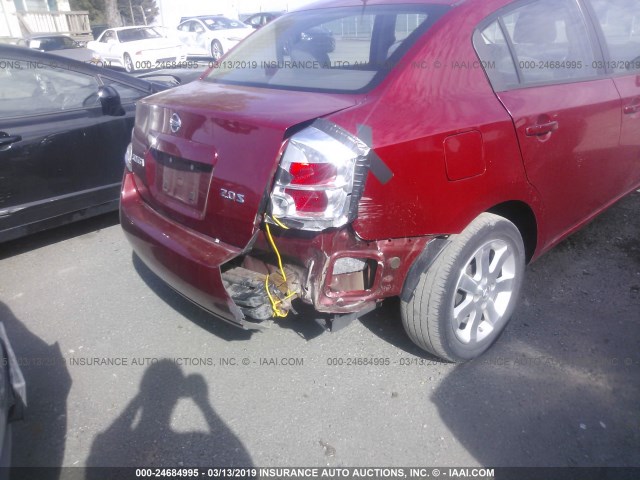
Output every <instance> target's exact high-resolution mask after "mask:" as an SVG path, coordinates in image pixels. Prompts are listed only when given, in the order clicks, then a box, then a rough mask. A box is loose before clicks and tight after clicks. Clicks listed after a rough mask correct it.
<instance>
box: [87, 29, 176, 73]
mask: <svg viewBox="0 0 640 480" xmlns="http://www.w3.org/2000/svg"><path fill="white" fill-rule="evenodd" d="M87 48H89V49H91V50H93V51H95V52H96V53H97V54H98V55H99V56H100V60H102V61H103V62H105V63H107V64H110V65H113V66H121V67H123V68H124V69H125V70H126V71H127V72H133V71H135V70H149V69H153V68H170V67H172V66H176V64H178V63H181V62H185V61H186V59H187V56H186V51H185V49H184V46H183V45H182V44H181V43H180V42H179V41H178V40H176V39H170V38H166V37H164V36H163V35H162V34H161V33H160V32H159V31H158V30H156V29H155V28H153V27H144V26H141V27H120V28H109V29H107V30H105V31H104V32H102V34H101V35H100V36H99V37H98V39H97V40H95V41H92V42H89V43H87Z"/></svg>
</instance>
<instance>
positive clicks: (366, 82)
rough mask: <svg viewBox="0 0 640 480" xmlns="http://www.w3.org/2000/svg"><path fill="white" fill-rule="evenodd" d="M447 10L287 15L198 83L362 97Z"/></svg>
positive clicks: (392, 8)
mask: <svg viewBox="0 0 640 480" xmlns="http://www.w3.org/2000/svg"><path fill="white" fill-rule="evenodd" d="M447 9H448V7H445V6H442V5H375V6H367V5H364V6H358V7H340V8H326V9H318V10H308V11H300V12H293V13H290V14H288V15H285V16H283V17H280V18H278V19H276V20H274V21H273V22H270V23H268V24H267V25H266V26H264V27H263V28H261V29H260V30H258V31H257V32H256V33H254V34H253V35H251V36H250V37H249V38H247V39H246V40H245V41H244V42H242V43H241V44H240V45H239V46H238V47H236V48H235V49H233V50H231V51H230V52H229V54H228V56H227V57H226V58H225V59H224V60H223V61H222V62H220V63H219V64H218V66H217V68H214V69H213V70H212V71H211V73H210V74H209V76H208V77H207V78H206V79H205V80H207V81H211V82H220V83H231V84H238V85H252V86H265V87H267V86H268V87H271V88H285V89H296V90H313V91H342V92H345V91H346V92H353V91H362V90H365V89H367V88H369V87H371V86H372V85H374V84H376V83H377V81H379V80H380V79H381V78H383V77H384V75H385V74H386V73H387V72H388V71H390V70H391V68H393V66H394V65H395V64H396V63H397V62H398V60H399V59H400V58H401V57H402V55H404V52H406V51H407V50H408V48H409V47H410V46H411V45H412V44H413V43H414V42H415V40H416V39H417V38H419V37H420V36H421V35H422V34H423V33H424V32H426V31H427V30H428V29H429V27H430V26H431V25H433V23H434V22H435V21H436V20H437V19H438V18H440V16H441V15H442V14H443V13H444V12H445V11H446V10H447Z"/></svg>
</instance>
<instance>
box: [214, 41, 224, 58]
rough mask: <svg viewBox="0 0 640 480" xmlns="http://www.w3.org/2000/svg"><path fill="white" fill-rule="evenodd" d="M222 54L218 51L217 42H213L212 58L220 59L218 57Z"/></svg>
mask: <svg viewBox="0 0 640 480" xmlns="http://www.w3.org/2000/svg"><path fill="white" fill-rule="evenodd" d="M221 56H222V52H221V51H220V45H218V44H217V43H214V44H213V59H214V60H220V57H221Z"/></svg>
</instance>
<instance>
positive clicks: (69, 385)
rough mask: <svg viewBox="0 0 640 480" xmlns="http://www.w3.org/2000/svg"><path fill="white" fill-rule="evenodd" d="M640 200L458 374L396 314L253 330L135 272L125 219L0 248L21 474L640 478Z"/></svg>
mask: <svg viewBox="0 0 640 480" xmlns="http://www.w3.org/2000/svg"><path fill="white" fill-rule="evenodd" d="M639 211H640V193H634V194H632V195H630V196H628V197H626V198H625V199H623V200H622V201H621V202H619V203H618V204H617V205H615V206H614V207H613V208H611V209H610V210H609V211H608V212H606V213H605V214H604V215H602V216H601V217H599V218H598V219H596V220H595V221H594V222H593V223H592V224H591V225H590V226H588V227H587V228H586V229H584V230H582V231H581V232H579V233H578V234H576V235H574V236H572V237H570V238H569V239H568V240H566V241H564V242H563V243H562V244H561V245H559V246H558V247H557V248H555V249H554V250H552V251H551V252H550V253H548V254H547V255H545V256H544V257H542V258H541V259H540V260H539V261H538V262H536V263H535V264H533V265H531V266H530V267H529V268H528V272H527V278H526V284H525V289H524V293H523V298H522V302H521V304H520V307H519V309H518V310H517V312H516V314H515V316H514V318H513V320H512V322H511V324H510V326H509V327H508V328H507V330H506V332H505V333H504V334H503V335H502V337H501V339H500V340H499V341H498V343H497V344H496V345H495V346H494V348H493V349H492V350H490V352H489V353H488V354H486V355H485V356H483V357H481V358H480V359H479V360H476V361H474V362H471V363H468V364H464V365H459V366H456V365H451V364H443V363H439V362H438V361H436V360H435V359H433V358H431V357H429V356H428V355H426V354H424V353H422V352H421V351H420V350H418V349H417V348H416V347H414V346H413V344H412V343H411V342H410V341H409V340H408V339H407V338H406V336H405V334H404V332H403V330H402V325H401V322H400V319H399V316H398V314H397V313H396V312H397V307H398V305H397V302H396V301H394V300H391V301H387V302H386V304H385V305H384V307H383V308H382V309H380V310H378V311H376V312H373V313H371V314H369V315H367V316H366V317H365V318H363V319H362V322H355V323H354V324H352V325H350V326H349V327H348V328H347V329H345V330H343V331H340V332H337V333H333V334H330V333H323V331H322V330H321V329H320V327H319V326H317V325H316V324H315V322H313V320H312V319H311V318H310V316H309V314H301V315H299V316H298V317H292V318H288V319H286V320H284V321H282V322H280V323H279V324H276V325H274V326H273V327H272V328H271V329H270V330H267V331H266V332H264V333H259V334H250V333H247V332H244V331H241V330H238V329H236V328H234V327H232V326H227V325H226V324H223V323H221V322H219V321H216V320H213V319H211V318H210V317H209V316H208V315H207V314H206V313H204V312H202V311H200V310H199V309H198V308H197V307H195V306H193V305H192V304H190V303H189V302H188V301H186V300H184V299H183V298H182V297H180V296H178V295H177V294H175V293H174V292H173V291H172V290H170V289H169V288H168V287H166V286H165V285H164V284H163V283H162V282H161V281H159V280H158V279H157V278H156V277H155V276H154V275H153V274H152V273H151V272H150V271H148V270H147V269H146V268H145V267H144V265H143V264H142V263H141V262H140V261H139V260H138V259H137V258H135V257H133V256H132V252H131V249H130V247H129V245H128V244H127V242H126V241H125V238H124V236H123V234H122V232H121V229H120V226H119V225H118V218H117V215H116V214H109V215H106V216H101V217H98V218H95V219H92V220H88V221H84V222H81V223H77V224H75V225H71V226H67V227H63V228H59V229H56V230H52V231H49V232H45V233H42V234H38V235H35V236H31V237H28V238H24V239H21V240H17V241H13V242H10V243H5V244H2V245H0V272H1V276H0V316H1V320H2V322H4V324H5V326H6V328H7V331H8V333H9V336H10V338H11V341H12V343H13V346H14V349H15V351H16V354H17V356H18V357H19V359H20V361H21V363H22V368H23V371H24V373H25V377H26V380H27V385H28V401H29V405H28V410H27V416H26V420H25V421H24V422H21V423H19V424H16V425H15V428H14V454H13V462H14V465H23V466H45V465H46V466H61V465H62V466H85V465H105V466H122V465H130V466H134V465H135V466H151V465H169V466H177V465H180V466H193V465H206V466H220V465H225V466H230V465H240V466H249V465H252V466H259V467H262V466H361V465H375V466H476V465H479V466H505V465H508V466H543V465H550V466H596V465H599V466H604V465H607V466H611V465H617V466H637V465H640V452H639V450H638V448H637V447H638V445H640V417H638V408H637V407H638V405H639V404H640V381H639V380H640V353H639V352H640V322H639V320H640V240H639V238H640V221H639V220H638V212H639Z"/></svg>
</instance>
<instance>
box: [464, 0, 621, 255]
mask: <svg viewBox="0 0 640 480" xmlns="http://www.w3.org/2000/svg"><path fill="white" fill-rule="evenodd" d="M518 5H519V6H517V7H515V8H513V9H511V10H507V11H502V12H501V14H500V16H498V17H497V18H495V19H493V22H491V23H490V24H488V25H486V26H484V29H483V30H482V31H480V32H478V33H477V34H476V36H475V39H474V41H475V45H476V50H477V51H478V53H479V55H480V56H481V58H482V57H483V55H488V53H487V52H492V54H491V55H492V56H491V57H489V58H482V59H483V60H485V59H486V60H489V61H490V62H491V63H489V66H490V67H491V66H493V68H488V69H487V70H488V71H487V73H488V75H489V77H490V78H491V80H492V84H493V86H494V89H495V90H496V93H497V96H498V98H499V99H500V100H501V102H502V103H503V105H504V106H505V108H506V109H507V110H508V112H509V113H510V115H511V116H512V118H513V121H514V125H515V128H516V132H517V135H518V141H519V143H520V149H521V152H522V157H523V160H524V164H525V168H526V172H527V176H528V178H529V181H530V182H531V183H532V184H533V185H534V187H535V188H536V189H537V190H538V191H539V193H540V195H541V197H542V200H543V202H544V207H545V215H546V218H545V224H546V226H547V242H546V243H553V242H554V241H555V240H557V239H558V238H560V237H561V236H562V235H563V234H564V233H565V232H567V231H568V230H570V229H571V228H572V227H573V226H575V225H577V224H578V223H580V222H582V221H583V220H585V219H586V218H587V217H588V216H590V215H591V214H593V213H594V212H596V211H598V210H599V209H600V208H602V206H603V205H604V204H606V203H607V202H609V201H610V200H611V199H613V198H614V197H616V196H617V195H618V194H619V192H620V189H621V188H622V184H623V183H624V181H625V180H624V173H623V168H622V167H623V166H622V165H621V164H620V163H619V159H618V145H619V138H620V128H621V113H620V112H621V101H620V96H619V95H618V91H617V89H616V86H615V84H614V82H613V80H612V79H610V78H604V77H603V76H602V75H600V73H601V72H600V71H599V70H598V60H601V58H600V56H599V49H598V44H597V41H596V39H595V33H594V32H593V30H592V29H591V25H590V23H588V22H587V20H586V18H585V17H584V15H583V12H582V11H581V8H580V4H579V3H578V1H577V0H536V1H531V2H526V3H524V4H523V3H519V4H518Z"/></svg>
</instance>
